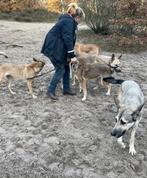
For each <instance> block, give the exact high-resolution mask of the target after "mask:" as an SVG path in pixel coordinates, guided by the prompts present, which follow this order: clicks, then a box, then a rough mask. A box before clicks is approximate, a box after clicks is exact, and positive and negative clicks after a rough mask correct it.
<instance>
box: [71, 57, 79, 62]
mask: <svg viewBox="0 0 147 178" xmlns="http://www.w3.org/2000/svg"><path fill="white" fill-rule="evenodd" d="M77 61H78V60H77V58H76V57H73V58H71V59H70V62H71V63H77Z"/></svg>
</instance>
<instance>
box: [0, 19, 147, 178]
mask: <svg viewBox="0 0 147 178" xmlns="http://www.w3.org/2000/svg"><path fill="white" fill-rule="evenodd" d="M51 26H52V24H47V23H46V24H44V23H18V22H6V21H0V51H3V52H6V53H7V55H8V56H9V58H8V59H6V58H4V57H3V56H0V62H1V63H2V62H13V63H29V62H31V60H32V58H33V57H37V58H43V59H44V60H45V61H46V62H47V64H46V66H45V67H44V69H43V71H42V72H45V71H48V70H49V68H52V65H51V64H50V62H49V60H48V59H47V58H45V57H43V56H42V55H41V54H40V49H41V46H42V43H43V40H44V37H45V35H46V33H47V31H48V30H49V28H50V27H51ZM2 42H6V43H2ZM7 43H9V44H7ZM10 44H17V45H21V46H23V47H16V46H12V45H10ZM103 53H104V54H110V53H108V52H103ZM121 65H122V68H123V73H122V74H120V75H119V77H120V78H123V79H133V80H135V81H137V82H138V83H139V84H140V85H141V88H142V90H143V92H144V94H145V96H146V95H147V71H146V69H147V52H144V53H140V54H123V58H122V61H121ZM50 78H51V75H45V76H42V77H40V78H37V79H35V80H34V83H33V86H34V91H35V94H37V95H38V99H32V98H31V96H30V95H29V94H28V89H27V87H26V83H25V82H24V81H17V82H15V83H14V84H15V85H13V88H14V90H15V91H16V92H17V95H15V96H12V95H11V94H10V93H9V91H8V89H7V86H6V82H4V83H2V85H1V88H0V177H1V178H118V177H119V178H128V177H129V178H146V177H147V126H146V125H147V118H146V117H147V109H146V106H145V110H144V117H143V120H142V121H141V123H140V125H139V128H138V131H137V134H136V141H135V146H136V151H137V155H136V156H131V155H129V153H128V143H129V137H128V136H129V135H130V132H128V133H127V134H126V136H125V138H124V139H125V142H126V144H127V147H126V149H122V148H120V147H119V146H118V144H117V142H116V139H115V138H112V137H111V136H110V133H111V129H112V128H113V126H114V124H115V119H114V116H115V115H116V107H115V104H114V101H113V95H114V94H115V93H116V91H117V89H118V88H117V87H116V86H113V91H112V95H111V96H106V95H105V93H106V90H105V89H104V88H103V87H101V86H99V87H98V89H97V90H93V89H92V88H93V86H95V83H94V82H90V83H89V85H88V98H87V101H85V102H82V101H81V98H82V95H81V94H80V93H79V92H78V85H76V86H75V87H74V89H75V90H76V91H77V95H76V96H74V97H70V96H69V97H67V96H63V95H62V90H61V88H60V87H58V90H57V94H58V95H59V97H60V99H59V101H58V102H52V101H51V100H50V99H48V98H46V90H47V86H48V83H49V80H50Z"/></svg>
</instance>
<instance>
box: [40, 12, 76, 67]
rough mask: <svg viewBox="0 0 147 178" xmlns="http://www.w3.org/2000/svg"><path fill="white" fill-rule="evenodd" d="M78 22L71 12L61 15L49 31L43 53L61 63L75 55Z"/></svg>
mask: <svg viewBox="0 0 147 178" xmlns="http://www.w3.org/2000/svg"><path fill="white" fill-rule="evenodd" d="M76 29H77V22H76V21H75V20H74V18H73V17H71V16H70V15H69V14H64V15H61V16H60V17H59V20H58V22H57V23H56V24H55V25H54V26H53V27H52V29H51V30H50V31H49V32H48V33H47V35H46V38H45V41H44V44H43V47H42V50H41V53H43V54H44V55H45V56H47V57H54V58H55V59H56V60H57V62H59V63H62V64H63V63H66V62H67V58H72V57H75V54H74V52H73V50H74V45H75V41H76V34H75V31H76Z"/></svg>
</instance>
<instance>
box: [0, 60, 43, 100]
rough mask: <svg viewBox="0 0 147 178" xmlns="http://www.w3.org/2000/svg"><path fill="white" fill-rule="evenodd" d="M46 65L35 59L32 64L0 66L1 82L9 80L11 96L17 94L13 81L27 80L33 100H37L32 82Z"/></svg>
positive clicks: (6, 64) (5, 64)
mask: <svg viewBox="0 0 147 178" xmlns="http://www.w3.org/2000/svg"><path fill="white" fill-rule="evenodd" d="M44 65H45V62H43V61H41V60H37V59H35V58H34V59H33V62H32V63H31V64H11V63H10V64H9V63H4V64H0V82H1V81H2V80H3V79H4V78H7V79H8V89H9V91H10V93H11V94H13V95H14V94H15V92H14V91H12V89H11V83H12V81H13V80H27V86H28V89H29V93H30V94H31V95H32V97H33V98H37V96H35V95H34V94H33V89H32V81H33V77H34V76H36V75H37V74H38V73H39V72H40V71H41V70H42V68H43V66H44Z"/></svg>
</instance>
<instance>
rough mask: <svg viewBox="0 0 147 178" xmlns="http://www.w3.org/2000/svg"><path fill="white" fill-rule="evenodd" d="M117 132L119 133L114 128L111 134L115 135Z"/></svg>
mask: <svg viewBox="0 0 147 178" xmlns="http://www.w3.org/2000/svg"><path fill="white" fill-rule="evenodd" d="M116 134H117V131H116V130H115V129H113V130H112V131H111V136H113V137H115V136H116Z"/></svg>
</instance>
